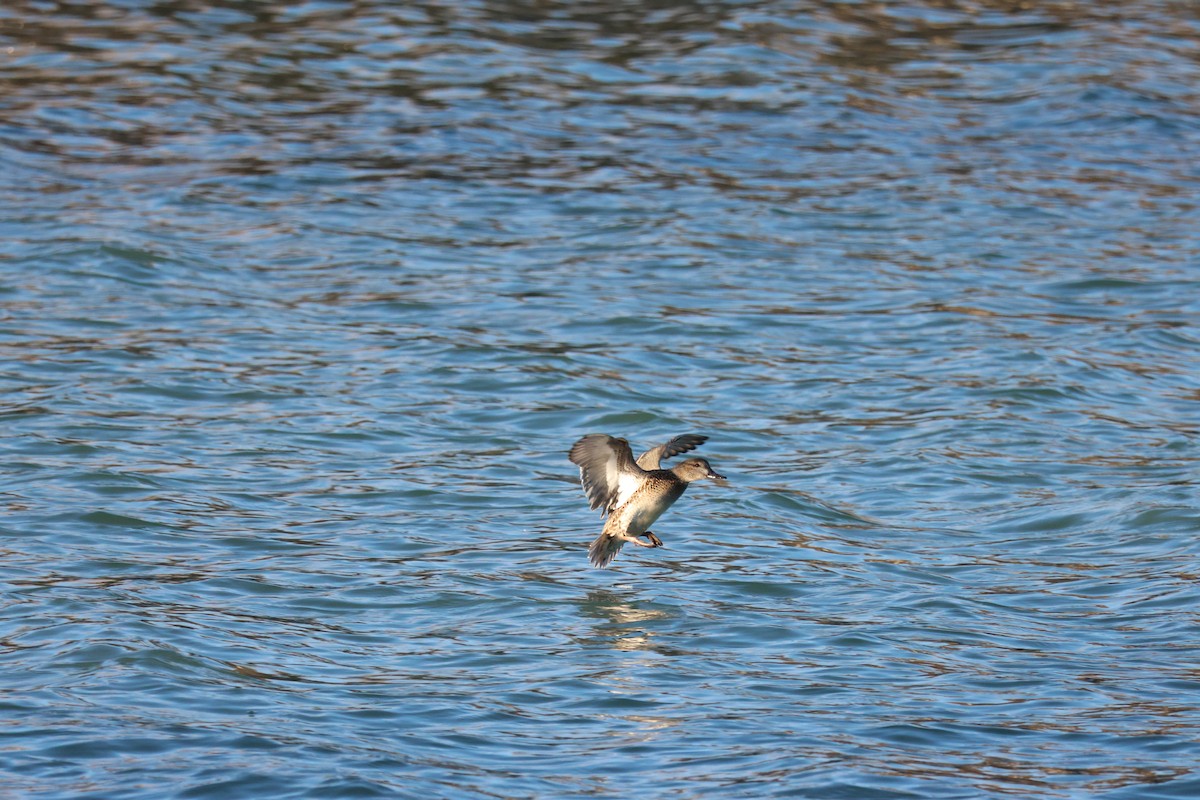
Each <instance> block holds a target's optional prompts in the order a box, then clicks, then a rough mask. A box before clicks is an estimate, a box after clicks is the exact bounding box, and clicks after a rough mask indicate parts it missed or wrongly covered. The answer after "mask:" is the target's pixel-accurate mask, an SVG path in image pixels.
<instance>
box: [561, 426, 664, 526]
mask: <svg viewBox="0 0 1200 800" xmlns="http://www.w3.org/2000/svg"><path fill="white" fill-rule="evenodd" d="M568 457H569V458H570V459H571V461H572V462H573V463H574V464H576V465H578V466H579V482H580V483H582V484H583V491H584V494H586V495H587V499H588V503H589V504H590V505H591V507H592V508H598V509H600V516H602V517H603V516H605V515H607V514H608V513H609V512H610V511H612V510H613V509H615V508H619V507H621V506H622V505H624V503H625V501H626V500H628V499H629V497H630V495H632V494H633V492H634V490H635V489H637V487H638V484H639V482H640V480H641V476H642V475H644V474H645V473H644V472H643V470H642V469H641V467H639V466H638V465H637V464H635V463H634V461H633V451H632V450H630V449H629V442H627V441H625V440H624V439H618V438H617V437H615V436H609V435H608V434H606V433H590V434H588V435H587V436H585V437H583V438H582V439H580V440H579V441H578V442H576V443H575V445H574V446H573V447H572V448H571V452H570V454H569V456H568Z"/></svg>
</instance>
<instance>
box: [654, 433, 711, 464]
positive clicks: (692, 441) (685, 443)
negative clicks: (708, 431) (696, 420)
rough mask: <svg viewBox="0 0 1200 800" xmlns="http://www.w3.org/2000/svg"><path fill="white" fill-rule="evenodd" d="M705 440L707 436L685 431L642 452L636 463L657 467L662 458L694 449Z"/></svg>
mask: <svg viewBox="0 0 1200 800" xmlns="http://www.w3.org/2000/svg"><path fill="white" fill-rule="evenodd" d="M707 441H708V437H707V436H701V435H700V434H698V433H685V434H683V435H682V436H676V437H675V438H674V439H672V440H671V441H669V442H667V443H666V444H660V445H659V446H658V447H652V448H650V449H649V450H647V451H646V452H644V453H642V454H641V455H640V456H638V460H637V465H638V466H639V467H641V468H642V469H658V468H659V466H660V464H661V462H662V460H663V459H664V458H670V457H671V456H677V455H679V454H680V453H686V452H687V451H689V450H695V449H696V448H697V447H699V446H700V445H702V444H704V443H705V442H707Z"/></svg>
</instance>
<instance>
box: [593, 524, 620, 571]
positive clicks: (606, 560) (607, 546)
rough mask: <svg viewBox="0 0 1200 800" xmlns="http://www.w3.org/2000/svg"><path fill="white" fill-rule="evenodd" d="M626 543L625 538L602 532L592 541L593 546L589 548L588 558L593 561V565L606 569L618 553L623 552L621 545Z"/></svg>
mask: <svg viewBox="0 0 1200 800" xmlns="http://www.w3.org/2000/svg"><path fill="white" fill-rule="evenodd" d="M624 544H625V540H624V539H618V538H617V537H616V536H613V535H612V534H610V533H602V534H600V535H599V536H597V537H596V538H595V539H594V540H593V541H592V546H591V547H589V548H588V560H589V561H591V562H592V566H593V567H598V568H600V569H604V568H605V567H607V566H608V565H609V564H611V563H612V560H613V559H614V558H616V557H617V553H619V552H621V546H622V545H624Z"/></svg>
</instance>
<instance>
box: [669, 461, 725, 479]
mask: <svg viewBox="0 0 1200 800" xmlns="http://www.w3.org/2000/svg"><path fill="white" fill-rule="evenodd" d="M671 472H674V473H675V477H676V478H679V479H680V480H681V481H686V482H687V483H691V482H692V481H699V480H703V479H704V478H711V479H712V480H715V481H723V480H725V476H724V475H718V474H717V473H716V472H715V471H713V468H712V466H710V465H709V463H708V462H707V461H705V460H704V459H703V458H689V459H688V460H687V461H683V462H680V463H679V464H676V465H675V466H674V467H673V468H672V469H671Z"/></svg>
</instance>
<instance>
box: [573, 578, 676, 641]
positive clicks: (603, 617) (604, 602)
mask: <svg viewBox="0 0 1200 800" xmlns="http://www.w3.org/2000/svg"><path fill="white" fill-rule="evenodd" d="M579 610H580V613H582V614H583V616H585V617H590V618H592V619H593V620H597V622H596V623H595V624H594V625H593V628H594V629H595V632H596V633H595V636H594V637H591V638H593V640H595V641H606V642H608V643H610V644H611V645H612V647H613V648H614V649H616V650H626V651H631V650H648V651H654V652H657V653H661V654H663V655H668V654H670V653H671V652H672V651H671V649H670V648H664V647H662V646H661V645H657V644H656V643H655V642H654V639H655V634H654V633H653V632H652V631H647V630H646V629H645V628H644V627H643V625H644V624H645V623H647V622H652V621H654V620H661V619H670V618H672V617H674V616H676V615H675V614H673V613H672V612H671V611H670V610H668V609H664V608H662V607H657V608H656V607H652V606H651V603H650V602H648V601H646V600H644V599H642V598H641V596H640V595H639V593H637V592H633V591H629V592H621V591H613V590H611V589H596V590H593V591H590V592H588V593H587V596H586V597H584V598H582V599H581V600H580V601H579Z"/></svg>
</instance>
